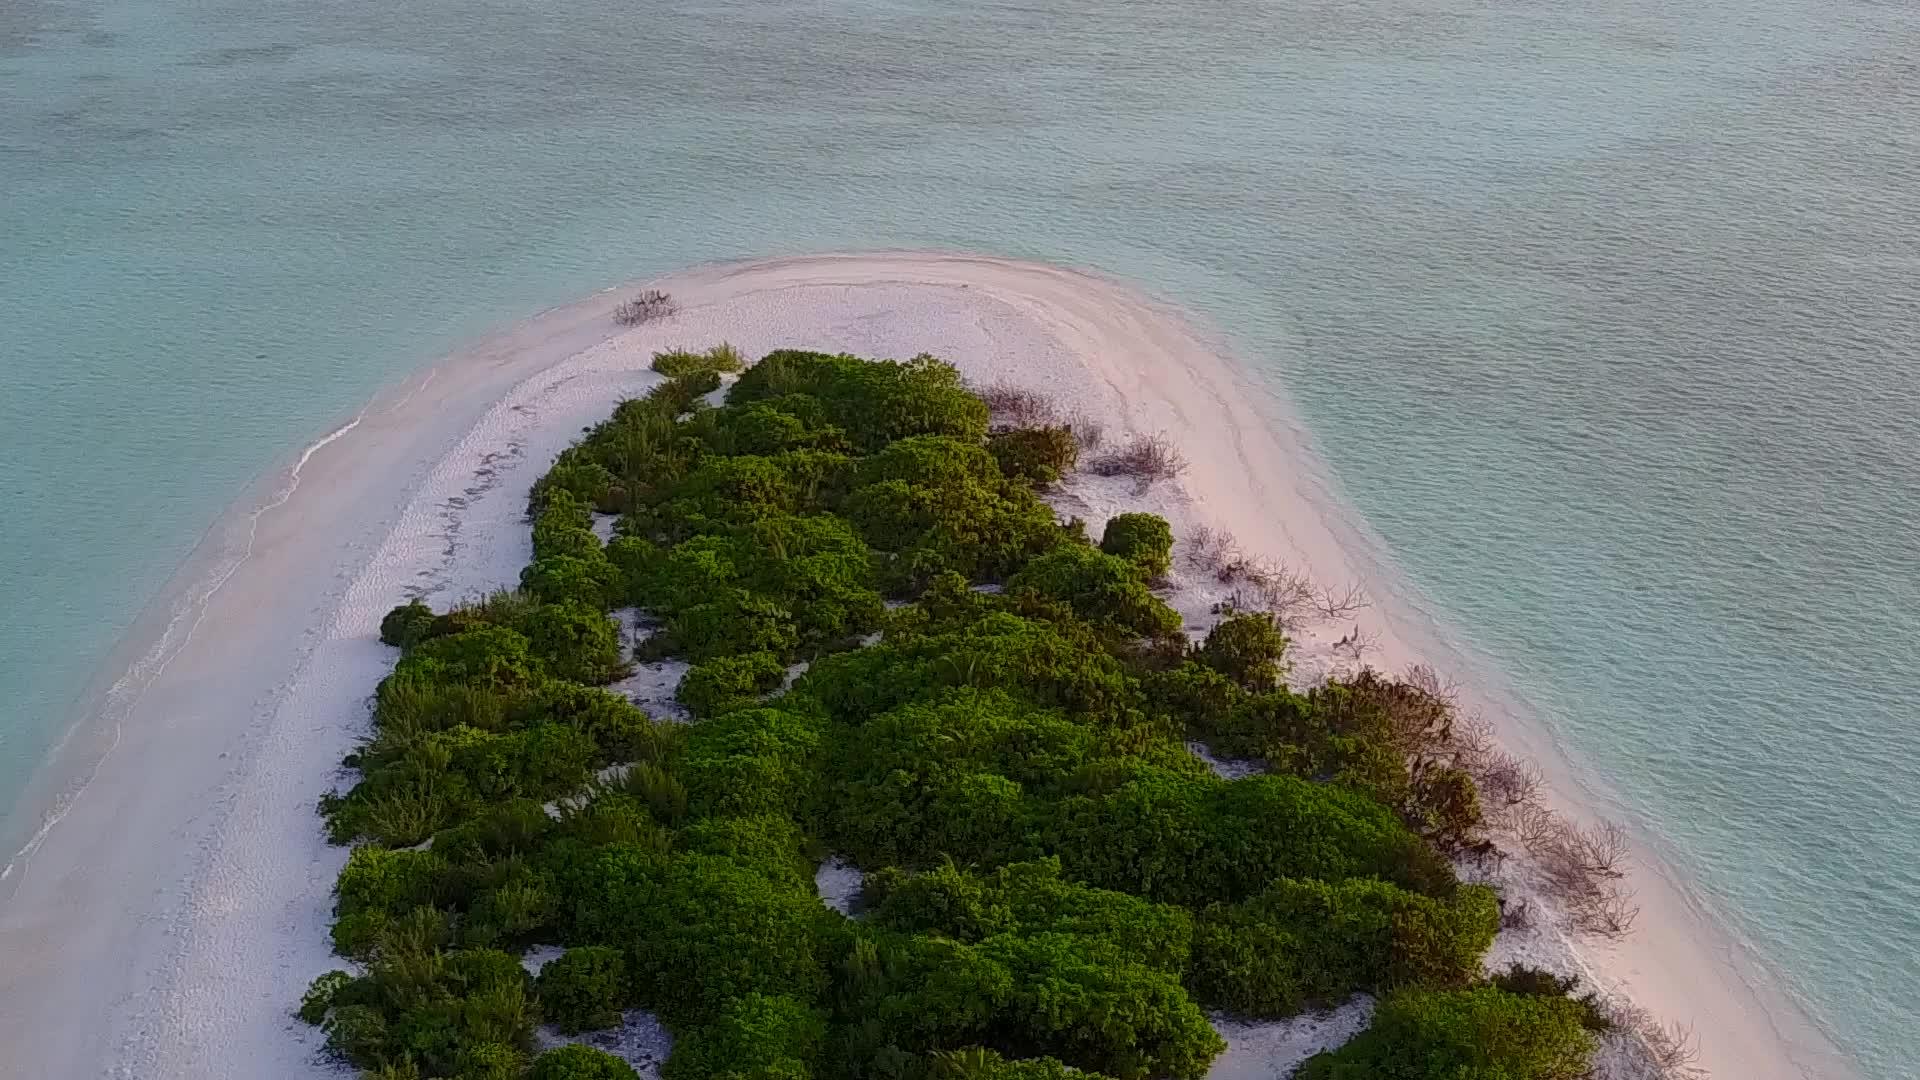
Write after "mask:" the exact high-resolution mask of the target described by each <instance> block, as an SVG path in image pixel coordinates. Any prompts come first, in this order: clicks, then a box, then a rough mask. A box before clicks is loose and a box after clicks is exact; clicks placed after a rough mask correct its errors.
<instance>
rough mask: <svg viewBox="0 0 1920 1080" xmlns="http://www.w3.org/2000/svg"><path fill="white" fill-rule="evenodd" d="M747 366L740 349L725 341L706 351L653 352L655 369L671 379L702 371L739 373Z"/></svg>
mask: <svg viewBox="0 0 1920 1080" xmlns="http://www.w3.org/2000/svg"><path fill="white" fill-rule="evenodd" d="M746 366H747V362H746V359H745V358H744V357H742V356H741V355H740V350H738V349H736V348H734V347H733V346H731V345H729V344H727V343H726V342H724V341H723V342H721V343H720V344H718V345H715V346H714V347H713V348H711V349H707V350H705V351H704V352H690V351H688V350H685V349H672V350H669V351H667V352H657V353H654V354H653V370H655V371H657V372H659V373H660V374H662V375H665V376H667V377H668V378H670V379H677V378H681V377H684V376H687V375H694V374H699V373H702V372H712V373H714V374H716V375H737V374H739V373H740V372H741V371H744V370H746Z"/></svg>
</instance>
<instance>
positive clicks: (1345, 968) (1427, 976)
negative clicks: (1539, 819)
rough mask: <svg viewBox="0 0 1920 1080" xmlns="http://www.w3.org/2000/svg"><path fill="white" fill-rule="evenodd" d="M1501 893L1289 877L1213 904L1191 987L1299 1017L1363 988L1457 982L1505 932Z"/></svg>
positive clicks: (1246, 1006)
mask: <svg viewBox="0 0 1920 1080" xmlns="http://www.w3.org/2000/svg"><path fill="white" fill-rule="evenodd" d="M1499 921H1500V917H1499V909H1498V906H1497V904H1496V903H1495V901H1494V897H1493V894H1492V893H1491V892H1490V891H1489V890H1487V889H1484V888H1481V887H1478V886H1475V887H1471V888H1465V889H1461V890H1460V891H1459V892H1458V893H1457V894H1456V895H1455V896H1454V897H1453V898H1452V899H1451V900H1435V899H1433V898H1431V897H1426V896H1421V895H1418V894H1416V893H1410V892H1407V891H1405V890H1403V889H1399V888H1396V887H1394V886H1392V885H1389V884H1387V883H1385V882H1382V881H1375V880H1371V879H1356V880H1348V881H1341V882H1325V881H1293V880H1286V879H1282V880H1280V881H1277V882H1275V883H1274V884H1273V885H1272V887H1270V888H1268V889H1267V890H1266V891H1265V892H1262V893H1260V894H1259V895H1257V896H1255V897H1253V898H1252V899H1250V900H1248V901H1247V902H1245V903H1242V904H1214V905H1211V906H1209V907H1208V908H1207V909H1206V910H1205V912H1203V913H1202V914H1201V916H1200V919H1199V923H1198V926H1197V929H1196V930H1195V934H1194V959H1193V970H1192V973H1191V975H1190V977H1189V980H1190V981H1189V985H1191V986H1192V987H1193V988H1194V992H1195V994H1196V995H1197V996H1198V997H1200V998H1201V999H1202V1000H1203V1001H1206V1002H1207V1003H1208V1004H1210V1005H1213V1006H1215V1007H1218V1008H1222V1009H1226V1010H1229V1011H1231V1012H1234V1013H1237V1014H1239V1015H1243V1016H1257V1017H1279V1016H1291V1015H1293V1014H1294V1013H1297V1012H1299V1011H1301V1010H1302V1009H1305V1008H1309V1007H1325V1006H1332V1005H1336V1004H1338V1003H1339V1002H1340V1001H1342V1000H1344V999H1345V998H1346V997H1347V996H1348V995H1349V994H1352V993H1354V992H1355V991H1361V990H1365V991H1373V992H1378V991H1381V990H1387V989H1392V988H1395V987H1400V986H1415V985H1418V986H1459V985H1463V984H1464V983H1466V982H1467V981H1468V980H1469V979H1471V978H1472V977H1473V976H1475V975H1476V974H1477V973H1478V972H1479V968H1480V954H1481V953H1482V952H1484V951H1485V950H1486V948H1487V946H1488V945H1490V944H1492V943H1493V935H1494V933H1495V932H1496V931H1497V930H1498V929H1499Z"/></svg>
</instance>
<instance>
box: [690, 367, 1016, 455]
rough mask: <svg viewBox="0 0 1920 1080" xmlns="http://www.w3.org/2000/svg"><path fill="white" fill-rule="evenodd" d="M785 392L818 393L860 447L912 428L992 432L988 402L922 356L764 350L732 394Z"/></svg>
mask: <svg viewBox="0 0 1920 1080" xmlns="http://www.w3.org/2000/svg"><path fill="white" fill-rule="evenodd" d="M785 394H807V395H810V396H812V397H815V398H818V399H819V400H820V402H821V404H822V405H823V406H824V407H825V409H826V413H827V417H828V419H829V420H830V421H831V422H832V423H834V424H835V425H837V426H839V427H841V428H844V429H845V430H846V431H847V432H848V433H849V434H850V435H852V437H853V439H854V442H855V444H856V445H857V446H858V447H859V448H860V449H862V450H868V451H871V450H877V449H880V448H882V447H884V446H886V445H887V444H888V443H890V442H893V441H895V440H896V439H904V438H907V437H909V436H913V435H951V436H953V437H955V438H960V439H966V440H969V441H971V442H974V443H978V442H979V441H980V440H982V439H983V438H985V437H986V434H987V406H986V404H985V403H983V402H982V401H981V400H980V399H979V398H977V397H975V396H974V395H972V394H970V393H968V392H967V390H966V387H965V386H963V385H962V384H961V382H960V376H959V375H958V373H956V372H955V371H954V369H953V367H952V366H951V365H949V364H946V363H943V362H941V361H939V360H935V359H933V358H932V357H928V356H920V357H915V358H914V359H912V360H908V361H905V362H896V361H881V362H878V363H875V362H871V361H866V360H861V359H860V358H858V357H854V356H845V355H841V356H830V355H827V354H825V353H809V352H798V351H794V350H786V349H783V350H779V351H776V352H771V353H768V354H767V355H766V356H764V357H762V358H761V360H760V362H759V363H758V364H755V365H754V366H753V367H751V368H749V369H748V370H747V372H746V374H744V375H742V376H740V381H739V382H737V383H735V384H734V386H733V389H732V390H731V391H729V392H728V394H727V402H728V403H729V404H745V403H749V402H753V401H757V400H760V399H763V398H770V397H778V396H781V395H785Z"/></svg>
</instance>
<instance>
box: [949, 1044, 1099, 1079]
mask: <svg viewBox="0 0 1920 1080" xmlns="http://www.w3.org/2000/svg"><path fill="white" fill-rule="evenodd" d="M932 1076H933V1078H934V1080H1099V1077H1098V1075H1097V1074H1095V1073H1089V1072H1082V1071H1081V1070H1079V1069H1075V1068H1071V1067H1069V1066H1066V1065H1063V1064H1061V1063H1060V1062H1059V1061H1057V1060H1055V1059H1053V1058H1032V1059H1028V1060H1024V1061H1020V1060H1011V1059H1008V1058H1004V1057H1001V1056H1000V1055H999V1054H998V1053H996V1052H994V1051H992V1050H987V1049H984V1048H982V1047H974V1048H973V1049H970V1050H949V1051H945V1052H942V1053H938V1054H935V1055H933V1064H932Z"/></svg>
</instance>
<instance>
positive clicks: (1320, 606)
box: [1313, 585, 1373, 620]
mask: <svg viewBox="0 0 1920 1080" xmlns="http://www.w3.org/2000/svg"><path fill="white" fill-rule="evenodd" d="M1313 606H1314V607H1315V608H1316V609H1317V610H1318V611H1319V612H1320V614H1322V615H1324V616H1326V617H1327V618H1328V619H1329V620H1334V619H1344V618H1346V617H1347V616H1348V615H1351V614H1353V613H1354V612H1356V611H1361V610H1364V609H1366V608H1370V607H1372V606H1373V601H1372V600H1369V599H1368V598H1367V591H1366V590H1365V589H1363V588H1361V587H1360V586H1358V585H1348V586H1347V587H1346V588H1344V589H1338V590H1335V589H1331V588H1327V589H1321V590H1319V591H1318V592H1316V593H1314V597H1313Z"/></svg>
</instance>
